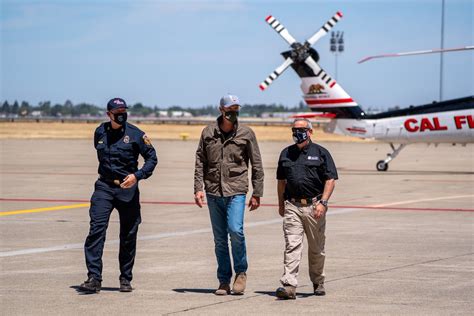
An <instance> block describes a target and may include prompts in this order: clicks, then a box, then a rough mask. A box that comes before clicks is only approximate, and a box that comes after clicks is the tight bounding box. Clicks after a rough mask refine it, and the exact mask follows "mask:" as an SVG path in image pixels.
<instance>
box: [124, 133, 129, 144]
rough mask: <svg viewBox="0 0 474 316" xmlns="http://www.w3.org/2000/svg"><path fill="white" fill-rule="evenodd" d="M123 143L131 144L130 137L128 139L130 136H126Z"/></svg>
mask: <svg viewBox="0 0 474 316" xmlns="http://www.w3.org/2000/svg"><path fill="white" fill-rule="evenodd" d="M123 142H124V143H125V144H128V143H129V142H130V137H128V135H125V137H124V138H123Z"/></svg>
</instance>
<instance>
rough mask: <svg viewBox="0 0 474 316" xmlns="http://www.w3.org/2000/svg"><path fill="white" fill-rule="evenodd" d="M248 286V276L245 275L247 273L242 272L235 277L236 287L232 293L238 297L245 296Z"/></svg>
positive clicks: (234, 286)
mask: <svg viewBox="0 0 474 316" xmlns="http://www.w3.org/2000/svg"><path fill="white" fill-rule="evenodd" d="M246 285H247V274H245V272H240V273H239V274H237V275H236V276H235V280H234V285H233V286H232V293H233V294H236V295H243V294H244V292H245V286H246Z"/></svg>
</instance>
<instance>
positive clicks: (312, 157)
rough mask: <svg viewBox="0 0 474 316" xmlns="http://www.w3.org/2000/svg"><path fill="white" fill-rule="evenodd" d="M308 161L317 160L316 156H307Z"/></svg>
mask: <svg viewBox="0 0 474 316" xmlns="http://www.w3.org/2000/svg"><path fill="white" fill-rule="evenodd" d="M308 160H319V157H318V156H308Z"/></svg>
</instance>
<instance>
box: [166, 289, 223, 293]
mask: <svg viewBox="0 0 474 316" xmlns="http://www.w3.org/2000/svg"><path fill="white" fill-rule="evenodd" d="M173 291H175V292H178V293H199V294H214V292H215V291H216V289H173Z"/></svg>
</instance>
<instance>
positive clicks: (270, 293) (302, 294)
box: [254, 291, 314, 298]
mask: <svg viewBox="0 0 474 316" xmlns="http://www.w3.org/2000/svg"><path fill="white" fill-rule="evenodd" d="M254 293H257V294H263V295H268V296H273V297H274V298H276V294H275V291H255V292H254ZM310 296H314V294H313V293H300V292H296V298H306V297H310Z"/></svg>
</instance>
